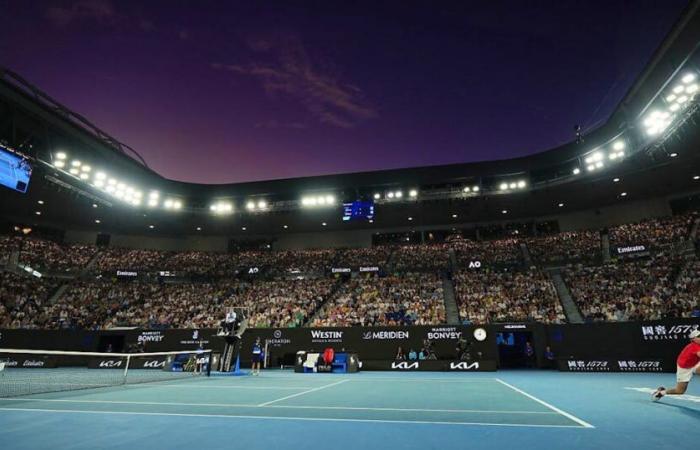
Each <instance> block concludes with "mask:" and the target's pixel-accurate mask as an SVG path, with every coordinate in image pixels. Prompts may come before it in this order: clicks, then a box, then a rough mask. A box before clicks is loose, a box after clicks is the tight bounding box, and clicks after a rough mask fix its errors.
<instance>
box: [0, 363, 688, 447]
mask: <svg viewBox="0 0 700 450" xmlns="http://www.w3.org/2000/svg"><path fill="white" fill-rule="evenodd" d="M484 375H491V374H484V373H482V374H441V373H428V374H426V373H402V374H396V373H377V372H374V373H360V374H356V375H325V374H324V375H310V374H294V373H291V372H288V371H276V372H266V373H264V374H263V375H262V376H260V377H252V376H243V377H210V378H206V377H199V378H193V379H187V380H176V381H162V382H157V383H145V384H137V385H126V386H120V387H111V388H101V389H88V390H80V391H70V392H62V393H49V394H39V395H32V396H23V397H16V398H10V399H1V400H0V438H1V439H2V441H3V442H4V443H5V445H3V448H11V449H15V448H17V449H20V448H33V449H36V448H50V447H54V446H56V445H61V446H63V445H65V446H70V447H72V448H126V447H131V448H144V447H149V448H180V447H184V446H216V445H223V446H224V447H229V446H236V447H239V446H240V445H243V446H245V447H246V448H254V449H257V448H273V447H274V448H278V449H286V448H300V447H303V446H312V445H316V443H318V442H325V444H323V445H329V446H330V445H332V447H333V448H357V447H366V448H378V447H382V448H394V447H396V448H441V449H445V448H465V446H468V444H469V443H470V442H472V440H473V439H477V438H478V439H479V441H478V442H479V447H480V448H503V447H507V446H512V445H513V443H514V442H515V441H517V442H519V443H521V444H522V445H533V446H535V445H538V442H539V444H540V445H542V444H544V443H546V444H547V446H548V447H550V448H572V446H574V447H575V448H601V447H607V446H616V445H615V443H616V442H617V443H621V442H625V443H626V444H625V445H628V444H629V445H630V446H635V447H637V448H664V447H668V448H671V446H672V447H673V448H675V449H677V448H679V447H680V448H686V447H684V446H683V443H682V442H681V443H679V442H677V441H676V440H675V436H676V434H675V433H674V432H673V429H674V428H677V427H679V426H681V427H683V426H685V429H686V430H690V433H691V434H693V433H697V437H700V430H699V428H698V423H700V422H698V419H700V408H698V405H700V403H698V402H696V401H695V400H693V398H697V400H700V397H694V396H697V394H698V390H697V389H695V390H694V391H693V390H692V388H693V386H692V385H691V392H689V395H686V396H685V397H686V398H683V399H677V400H676V399H673V400H668V401H666V402H665V403H664V404H652V403H651V402H650V401H649V396H648V394H647V392H646V391H645V390H646V389H651V388H652V387H655V386H656V385H658V384H659V383H660V382H666V384H668V382H669V381H672V380H673V376H672V375H665V374H664V375H656V374H654V375H650V374H563V373H542V372H537V373H533V372H499V373H497V374H493V375H497V376H484ZM693 394H694V395H693ZM649 423H656V424H658V428H656V429H653V428H650V427H648V426H644V425H643V424H649ZM640 430H641V431H640ZM645 430H648V431H645ZM686 435H687V433H686ZM514 440H515V441H514ZM695 441H696V440H694V441H693V442H688V443H687V444H688V446H687V448H691V447H693V448H694V447H695V446H696V442H695ZM618 448H620V447H618Z"/></svg>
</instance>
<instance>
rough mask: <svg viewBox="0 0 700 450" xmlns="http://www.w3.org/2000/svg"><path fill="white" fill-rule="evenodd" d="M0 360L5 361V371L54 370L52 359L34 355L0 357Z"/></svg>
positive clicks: (54, 364)
mask: <svg viewBox="0 0 700 450" xmlns="http://www.w3.org/2000/svg"><path fill="white" fill-rule="evenodd" d="M0 360H4V361H5V368H6V369H54V368H56V360H55V359H54V358H49V357H42V356H35V355H26V356H25V355H16V354H11V355H0Z"/></svg>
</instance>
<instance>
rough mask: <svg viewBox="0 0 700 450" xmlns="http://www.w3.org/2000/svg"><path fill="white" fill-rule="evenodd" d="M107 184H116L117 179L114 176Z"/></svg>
mask: <svg viewBox="0 0 700 450" xmlns="http://www.w3.org/2000/svg"><path fill="white" fill-rule="evenodd" d="M107 184H109V185H110V186H116V185H117V180H115V179H114V178H110V179H109V180H107Z"/></svg>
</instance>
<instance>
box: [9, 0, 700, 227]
mask: <svg viewBox="0 0 700 450" xmlns="http://www.w3.org/2000/svg"><path fill="white" fill-rule="evenodd" d="M699 9H700V6H699V3H698V2H692V3H691V4H690V5H689V6H688V8H687V9H686V11H685V13H684V14H683V15H682V17H681V18H680V19H679V21H678V23H677V24H676V25H675V26H674V28H673V29H672V31H671V32H670V33H669V35H668V36H667V38H666V39H665V40H664V42H663V43H662V44H661V45H660V47H659V48H658V50H657V51H656V53H655V54H654V56H653V58H652V60H651V61H650V62H649V64H648V65H647V67H646V68H645V70H644V71H643V72H642V73H641V74H640V75H639V77H638V79H637V81H636V82H635V84H634V85H633V86H632V88H631V89H630V90H629V92H628V94H627V95H626V96H625V98H624V99H623V101H622V102H621V103H620V104H619V106H618V107H617V109H616V110H615V112H614V113H613V114H612V116H611V117H610V119H609V120H608V121H607V122H606V123H605V124H603V125H602V126H600V127H599V128H597V129H596V130H594V131H592V132H591V133H589V134H587V135H585V136H583V139H582V140H579V141H577V140H574V141H572V142H571V143H569V144H566V145H563V146H561V147H557V148H554V149H549V150H546V151H543V152H541V153H538V154H535V155H531V156H527V157H522V158H516V159H510V160H502V161H487V162H478V163H468V164H453V165H446V166H433V167H423V168H411V169H400V170H387V171H376V172H363V173H353V174H339V175H327V176H319V177H307V178H294V179H286V180H274V181H260V182H250V183H241V184H226V185H205V184H192V183H184V182H178V181H172V180H167V179H165V178H164V177H162V176H160V175H159V174H157V173H155V172H154V171H152V170H151V169H149V168H148V167H147V165H146V163H145V161H143V159H142V158H140V156H139V155H138V153H137V152H136V151H135V150H133V149H131V148H129V147H128V146H126V145H124V144H122V143H120V142H119V141H118V140H117V139H115V138H113V137H111V136H109V134H108V133H107V132H105V131H103V130H100V129H99V128H97V127H96V126H94V125H92V124H91V123H90V122H89V120H88V119H85V118H83V117H81V116H79V115H78V114H76V113H73V112H72V111H70V110H69V109H68V108H66V107H64V106H62V105H60V104H59V103H58V102H56V101H54V100H53V99H51V98H50V96H49V95H47V94H45V93H43V92H41V91H40V89H38V88H36V87H34V86H31V85H30V84H29V83H27V82H26V81H25V80H23V79H22V78H21V76H19V75H17V74H15V73H13V72H12V71H10V70H8V69H0V75H1V79H0V143H4V144H5V146H6V147H8V148H10V149H11V150H14V151H17V152H20V153H22V154H25V155H27V156H28V157H30V158H32V159H33V160H34V164H33V165H34V168H35V173H34V176H33V179H32V182H31V185H30V190H29V193H28V194H25V195H23V194H17V193H14V192H11V191H9V190H5V189H3V190H2V191H0V205H2V208H3V211H6V214H5V216H6V218H8V219H11V220H14V221H23V222H27V223H34V222H41V223H45V224H52V225H54V226H57V227H64V228H65V227H71V228H82V229H90V230H95V229H100V230H105V231H120V232H136V233H142V232H143V231H144V230H154V231H153V232H159V233H166V234H178V235H180V234H193V233H195V232H198V231H201V232H203V233H207V234H210V233H211V234H227V235H239V234H242V235H246V234H256V235H270V234H276V233H282V232H293V231H319V230H321V229H356V228H367V227H371V228H374V229H380V228H381V229H384V228H396V227H407V228H413V227H417V226H421V225H423V226H433V225H445V226H451V225H453V224H458V223H472V222H483V221H493V220H502V219H504V218H506V217H507V219H508V220H515V219H525V218H532V217H540V216H548V215H556V214H559V213H560V212H561V211H564V210H566V211H575V210H581V209H590V208H597V207H601V206H605V205H610V204H615V202H619V201H629V200H632V199H637V200H639V199H643V198H647V197H658V196H669V195H674V194H682V193H688V192H694V191H696V190H697V189H696V187H695V186H696V184H697V180H695V179H694V177H695V176H696V175H698V174H699V173H696V172H698V169H699V168H700V165H699V164H698V162H699V161H698V159H699V158H698V155H697V152H694V151H689V150H690V149H692V148H695V147H696V146H697V144H698V127H697V124H696V121H697V118H698V109H699V108H698V96H697V95H695V93H694V91H693V92H690V89H691V87H692V86H697V83H698V78H699V77H700V70H699V69H700V51H699V48H698V47H699V46H700V13H699V12H698V11H699ZM693 77H694V78H693ZM678 86H680V87H681V88H683V89H688V90H689V92H688V94H687V95H684V94H685V91H683V92H681V93H680V95H679V94H678V93H676V92H675V90H676V89H677V88H678ZM695 89H697V87H696V88H695ZM682 98H685V100H684V101H683V102H680V100H681V99H682ZM674 108H675V109H674ZM674 154H675V155H677V156H672V155H674ZM252 157H254V156H252ZM75 162H79V163H80V166H73V165H72V164H75ZM86 166H88V167H89V171H85V167H86ZM71 169H73V170H74V172H75V173H71ZM100 175H102V177H101V178H100ZM613 178H620V179H621V182H620V183H613V182H612V179H613ZM111 179H113V180H114V183H113V187H112V188H111V191H110V180H111ZM120 185H123V186H121V190H120ZM475 187H476V189H475ZM129 190H130V191H131V192H127V191H129ZM153 191H157V192H158V195H157V197H154V196H153V194H151V192H153ZM411 191H415V196H412V195H411ZM398 192H400V193H401V197H400V198H399V196H398ZM623 192H624V193H625V194H628V195H624V196H622V195H621V194H622V193H623ZM120 193H121V195H118V194H120ZM137 194H138V195H137ZM39 200H41V201H43V202H44V204H43V205H42V207H43V212H42V215H41V216H37V215H36V209H37V207H36V205H37V202H38V201H39ZM331 200H332V201H331ZM354 200H376V202H377V217H376V220H375V221H374V223H344V222H342V220H341V217H340V216H341V214H340V212H339V209H340V203H342V202H345V201H354ZM149 203H152V205H149ZM321 203H322V204H321ZM326 203H327V204H326ZM560 203H563V204H564V206H562V207H560V206H559V204H560ZM93 205H97V207H93ZM229 205H230V206H229ZM229 207H230V209H231V211H229V210H228V208H229ZM503 211H506V213H504V212H503ZM455 215H456V217H453V216H455ZM408 217H411V218H412V219H413V220H411V223H407V222H406V221H407V218H408ZM96 220H99V221H100V223H96V222H95V221H96ZM322 223H326V225H321V224H322ZM151 225H153V226H154V228H153V229H151V228H149V226H151ZM285 225H286V226H287V228H284V226H285ZM197 228H201V230H197ZM243 228H245V230H243ZM155 230H157V231H155Z"/></svg>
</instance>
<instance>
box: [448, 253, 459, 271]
mask: <svg viewBox="0 0 700 450" xmlns="http://www.w3.org/2000/svg"><path fill="white" fill-rule="evenodd" d="M447 254H448V255H449V257H450V270H451V271H452V273H456V272H457V268H458V267H457V253H455V249H454V248H451V247H450V250H449V251H448V252H447Z"/></svg>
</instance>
